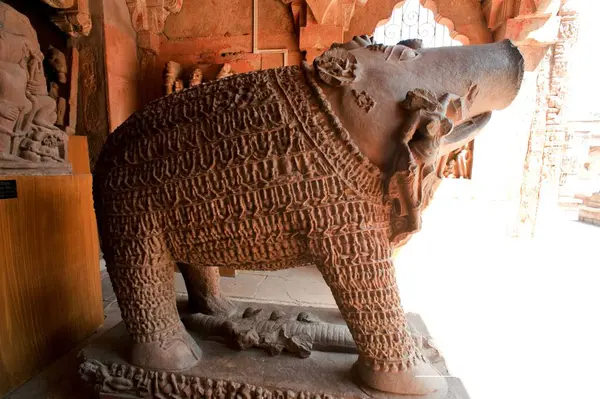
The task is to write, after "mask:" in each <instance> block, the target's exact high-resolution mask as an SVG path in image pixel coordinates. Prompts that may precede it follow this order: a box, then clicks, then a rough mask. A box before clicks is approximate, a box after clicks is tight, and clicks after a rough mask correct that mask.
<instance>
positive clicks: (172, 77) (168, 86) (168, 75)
mask: <svg viewBox="0 0 600 399" xmlns="http://www.w3.org/2000/svg"><path fill="white" fill-rule="evenodd" d="M180 74H181V65H179V64H178V63H177V62H175V61H169V62H167V64H166V65H165V71H164V75H165V94H171V93H173V91H176V90H175V84H176V82H177V80H178V79H179V75H180Z"/></svg>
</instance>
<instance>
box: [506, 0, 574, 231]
mask: <svg viewBox="0 0 600 399" xmlns="http://www.w3.org/2000/svg"><path fill="white" fill-rule="evenodd" d="M571 4H572V2H571ZM558 17H559V18H560V25H559V30H558V36H557V41H556V44H554V45H553V46H552V47H551V48H550V51H549V52H548V53H547V54H546V57H545V58H544V60H543V61H542V65H541V68H540V72H539V75H538V93H537V100H536V102H537V107H536V112H535V114H534V116H533V122H532V124H531V132H530V137H529V146H528V150H527V155H526V158H525V166H524V175H523V182H522V185H521V202H520V208H519V216H518V227H517V234H518V235H520V236H529V237H531V236H533V235H534V233H535V226H536V222H537V216H538V213H539V209H540V204H541V202H542V200H543V198H542V197H546V200H547V201H548V203H549V205H552V206H554V205H555V204H556V201H557V200H558V188H559V179H560V166H561V163H562V158H563V155H564V152H565V150H566V137H567V134H566V133H567V127H566V124H565V121H564V120H563V105H564V100H565V98H566V94H567V87H568V80H567V74H568V55H569V52H570V50H571V49H572V47H573V45H574V43H575V41H576V40H577V34H578V23H577V13H576V11H575V10H574V8H573V7H572V6H570V5H569V3H567V2H566V1H565V2H563V3H562V6H561V9H560V11H559V13H558ZM542 193H543V195H542Z"/></svg>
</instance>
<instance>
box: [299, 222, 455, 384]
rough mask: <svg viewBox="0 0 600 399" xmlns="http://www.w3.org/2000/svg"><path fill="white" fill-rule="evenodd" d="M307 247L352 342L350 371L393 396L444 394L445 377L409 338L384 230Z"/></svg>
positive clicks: (326, 239) (328, 240)
mask: <svg viewBox="0 0 600 399" xmlns="http://www.w3.org/2000/svg"><path fill="white" fill-rule="evenodd" d="M311 245H312V253H313V255H314V256H315V263H316V264H317V266H318V267H319V269H320V271H321V273H322V274H323V277H324V279H325V281H326V282H327V284H328V285H329V287H330V288H331V292H332V293H333V296H334V297H335V300H336V303H337V305H338V307H339V309H340V312H341V313H342V316H343V317H344V320H345V321H346V323H347V324H348V327H349V328H350V332H351V333H352V336H353V337H354V341H355V343H356V347H357V350H358V353H359V358H358V361H357V363H356V365H355V368H356V371H357V372H358V375H359V376H360V378H361V380H362V381H363V382H364V383H366V384H367V385H369V386H371V387H372V388H375V389H378V390H381V391H386V392H393V393H398V394H405V395H425V394H429V393H434V392H437V393H442V391H444V392H445V390H446V389H447V385H446V382H445V380H444V378H443V377H441V376H440V375H439V374H438V373H437V372H436V371H435V370H434V369H433V367H432V366H431V365H430V364H429V363H428V362H427V360H426V359H425V358H424V357H423V356H422V355H421V353H420V352H419V350H418V349H417V347H416V346H415V343H414V341H413V339H412V336H411V333H410V327H409V326H408V322H407V320H406V318H405V315H404V311H403V309H402V307H401V305H400V296H399V293H398V288H397V286H396V276H395V272H394V266H393V264H392V260H391V250H390V247H389V241H388V237H387V234H386V231H385V230H377V229H373V230H366V231H360V232H356V233H351V234H346V235H340V236H332V237H325V238H323V239H320V240H318V241H314V242H313V243H312V244H311Z"/></svg>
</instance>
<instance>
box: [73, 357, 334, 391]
mask: <svg viewBox="0 0 600 399" xmlns="http://www.w3.org/2000/svg"><path fill="white" fill-rule="evenodd" d="M79 373H80V375H81V376H82V378H83V379H84V380H86V381H87V382H89V383H90V384H92V385H94V387H95V389H96V391H97V392H99V393H116V394H129V395H133V396H136V397H145V398H166V397H171V398H180V399H226V398H229V399H335V397H333V396H331V395H327V394H321V393H315V392H307V391H300V392H295V391H292V390H289V389H288V390H281V389H272V388H268V387H261V386H256V385H252V384H244V383H239V382H235V381H227V380H221V379H211V378H205V377H195V376H187V375H182V374H174V373H169V372H164V371H162V372H161V371H152V370H145V369H143V368H141V367H135V366H129V365H124V364H117V363H111V364H104V363H102V362H99V361H97V360H87V361H85V362H84V363H83V364H82V365H81V366H80V368H79Z"/></svg>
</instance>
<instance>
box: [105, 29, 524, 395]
mask: <svg viewBox="0 0 600 399" xmlns="http://www.w3.org/2000/svg"><path fill="white" fill-rule="evenodd" d="M414 47H416V46H414ZM522 74H523V58H522V56H521V54H520V53H519V51H518V50H517V49H516V47H515V46H513V45H512V44H511V43H510V42H509V41H504V42H500V43H495V44H488V45H479V46H463V47H449V48H433V49H420V48H411V47H409V46H405V45H403V44H399V45H396V46H382V45H375V44H373V43H372V42H371V38H370V37H366V36H365V37H356V38H355V39H354V40H353V41H351V42H348V43H345V44H342V45H335V46H334V47H333V48H332V49H330V50H328V51H327V52H325V53H324V54H323V55H322V56H320V57H318V58H316V59H315V61H314V64H313V65H309V64H307V63H304V64H303V65H302V66H290V67H283V68H278V69H271V70H262V71H256V72H252V73H247V74H239V75H236V76H233V77H230V78H229V79H225V80H215V81H211V82H206V83H204V84H202V85H200V86H197V87H194V88H192V89H188V90H185V91H182V92H180V93H174V94H172V95H169V96H166V97H164V98H161V99H159V100H157V101H154V102H153V103H152V104H149V105H148V106H146V107H145V108H144V109H143V110H140V111H138V112H137V113H135V114H134V115H132V116H131V117H130V118H129V119H128V120H127V121H126V122H125V123H124V124H122V125H121V126H120V127H119V128H118V129H117V130H116V131H115V132H114V133H113V134H111V135H110V137H109V138H108V141H107V143H106V144H105V147H104V149H103V150H102V153H101V155H100V158H99V161H98V163H97V164H96V168H95V172H94V203H95V205H96V214H97V216H98V220H99V229H100V234H101V237H102V246H103V251H104V256H105V259H106V262H107V269H108V271H109V273H110V277H111V281H112V283H113V286H114V289H115V292H116V295H117V299H118V302H119V306H120V309H121V313H122V316H123V320H124V322H125V325H126V327H127V329H128V331H129V333H130V334H131V337H132V340H133V346H132V353H131V358H130V359H131V362H132V363H133V364H134V365H138V366H141V367H148V368H153V369H168V370H177V369H184V368H187V367H190V366H192V365H194V364H195V363H196V362H198V361H199V360H200V359H201V351H200V348H199V347H198V345H197V343H196V342H195V341H194V340H193V339H192V338H191V336H190V335H189V334H188V333H187V332H186V330H185V328H184V327H183V325H182V323H181V321H180V320H179V316H178V313H177V309H176V306H175V292H174V287H173V285H174V284H173V262H176V263H177V264H178V266H179V269H180V270H181V272H182V274H183V276H184V279H185V281H186V287H187V289H188V294H189V301H190V303H189V306H190V307H191V308H192V309H195V311H201V312H203V313H207V314H211V313H212V314H227V313H229V312H230V310H231V309H230V307H231V305H230V303H229V302H228V301H227V300H226V299H225V298H223V297H222V296H221V294H220V291H219V285H218V267H220V266H226V267H232V268H235V269H239V270H250V269H253V270H257V269H262V270H277V269H282V268H289V267H296V266H302V265H310V264H315V265H317V267H318V268H319V270H320V271H321V273H322V274H323V277H324V279H325V281H326V282H327V284H328V285H329V287H330V288H331V291H332V293H333V295H334V297H335V299H336V302H337V304H338V306H339V308H340V311H341V313H342V315H343V317H344V319H345V321H346V323H347V325H348V327H349V329H350V331H351V333H352V336H353V338H354V342H355V344H356V348H357V352H358V354H359V357H358V361H357V365H356V368H357V372H358V374H359V375H360V377H361V378H362V380H363V381H364V382H365V383H366V384H368V385H369V386H371V387H374V388H376V389H379V390H382V391H388V392H395V393H402V394H427V393H430V392H435V391H442V390H445V389H446V384H445V381H444V379H443V378H438V377H439V375H438V374H437V372H436V371H435V370H434V369H433V368H432V366H431V365H430V364H429V363H428V361H427V360H426V358H425V357H424V356H423V354H422V353H421V351H420V350H419V348H418V346H417V345H416V344H415V342H414V340H413V338H412V336H411V331H410V328H409V327H408V325H407V321H406V317H405V314H404V312H403V309H402V307H401V305H400V296H399V293H398V288H397V286H396V278H395V273H394V267H393V265H392V260H391V255H392V250H393V249H394V248H395V247H397V246H399V245H401V244H402V243H404V242H405V241H406V240H407V239H408V238H409V237H410V236H411V235H412V234H414V233H415V232H416V231H418V230H419V227H420V221H421V211H422V210H423V209H424V208H425V207H426V206H427V205H428V203H429V201H430V199H431V196H432V194H433V192H434V190H435V188H436V187H437V185H438V183H439V181H440V178H441V176H442V173H443V171H442V170H440V169H441V168H440V167H439V160H440V158H441V157H443V156H447V155H448V154H449V153H450V152H451V151H454V150H455V149H457V148H460V147H461V146H463V145H464V144H466V143H468V142H469V141H470V140H472V139H473V137H474V135H475V134H476V132H477V131H478V130H479V128H480V127H481V126H482V125H483V124H485V122H486V121H487V120H489V117H490V112H491V110H494V109H502V108H504V107H506V106H508V105H509V104H510V103H511V101H512V100H513V99H514V97H515V96H516V94H517V91H518V89H519V86H520V82H521V78H522ZM355 92H356V93H358V96H356V95H355V94H353V93H355ZM363 93H364V94H363ZM367 98H368V99H367ZM361 99H364V100H365V101H362V100H361ZM365 106H367V107H369V110H368V112H366V111H367V110H366V109H365V108H364V107H365ZM417 376H418V377H417ZM214 389H216V388H213V390H214ZM208 396H209V397H210V395H208Z"/></svg>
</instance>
